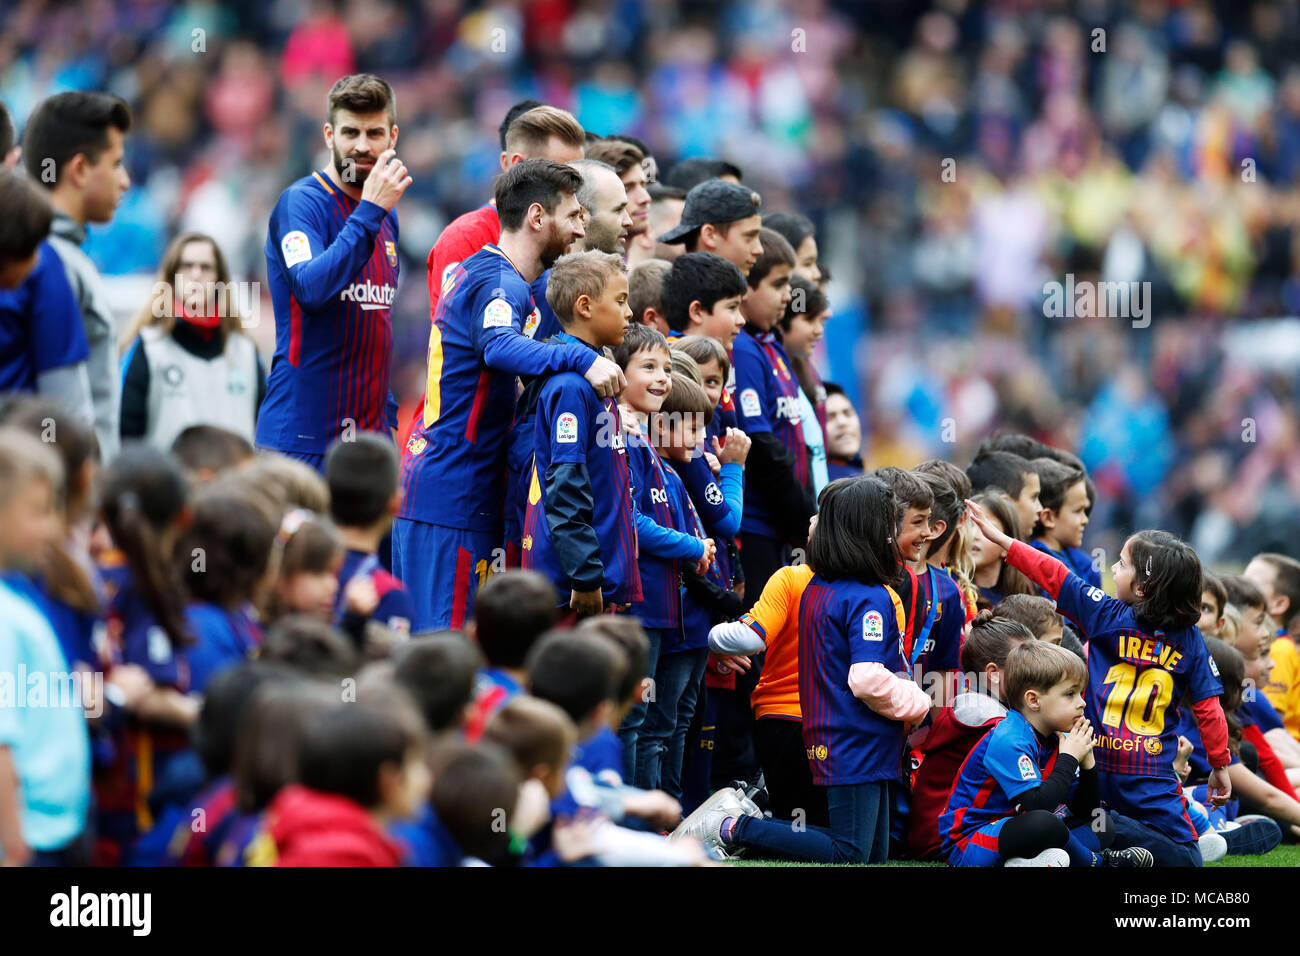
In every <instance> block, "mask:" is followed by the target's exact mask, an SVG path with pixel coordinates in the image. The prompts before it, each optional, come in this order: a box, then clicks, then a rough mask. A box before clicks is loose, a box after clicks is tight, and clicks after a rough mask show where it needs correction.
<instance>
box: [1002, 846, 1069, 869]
mask: <svg viewBox="0 0 1300 956" xmlns="http://www.w3.org/2000/svg"><path fill="white" fill-rule="evenodd" d="M1003 865H1004V866H1069V865H1070V854H1068V853H1066V852H1065V851H1064V850H1062V849H1061V848H1060V847H1049V848H1048V849H1046V850H1044V851H1043V852H1042V853H1040V854H1038V856H1031V857H1024V856H1013V857H1011V859H1009V860H1007V862H1006V863H1005V864H1003Z"/></svg>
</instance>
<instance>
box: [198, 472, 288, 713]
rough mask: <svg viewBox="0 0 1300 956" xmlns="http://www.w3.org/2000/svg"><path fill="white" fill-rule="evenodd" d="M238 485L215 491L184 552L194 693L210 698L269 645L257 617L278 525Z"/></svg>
mask: <svg viewBox="0 0 1300 956" xmlns="http://www.w3.org/2000/svg"><path fill="white" fill-rule="evenodd" d="M239 492H240V486H239V484H238V483H230V484H218V485H209V486H208V487H207V488H206V489H204V490H203V491H202V492H200V493H199V494H198V496H197V497H196V499H195V502H194V517H193V520H192V522H191V523H190V526H189V527H188V528H187V529H186V531H185V533H184V534H183V535H182V536H181V541H180V545H179V547H178V548H177V557H178V563H180V565H181V567H182V569H183V572H182V573H183V575H184V578H185V584H186V587H187V590H188V596H189V598H190V601H189V604H188V605H187V606H186V608H185V618H186V621H187V622H188V624H189V626H190V630H191V632H192V633H193V634H194V636H195V644H194V646H193V647H192V648H190V650H189V652H188V658H189V665H190V689H191V690H192V691H193V692H195V693H199V694H201V693H204V692H205V691H206V690H207V686H208V683H209V682H210V681H211V680H212V678H213V677H215V676H216V675H217V674H218V673H220V672H221V671H222V670H225V669H226V668H228V667H233V666H235V665H236V664H239V663H241V662H242V661H245V660H247V659H248V658H250V657H252V656H253V655H254V654H255V653H256V651H257V649H258V647H260V646H261V643H262V628H261V624H260V623H259V622H258V619H257V612H256V611H255V610H254V607H255V605H256V604H257V602H258V599H259V597H260V596H261V595H262V593H263V592H264V591H265V589H266V588H267V586H268V584H269V582H268V581H267V580H266V579H267V567H268V564H269V563H270V558H271V548H272V545H273V544H274V543H275V525H274V524H272V522H271V518H270V517H269V516H268V515H267V514H266V512H265V511H264V510H263V509H262V508H260V507H258V506H257V505H256V504H254V503H253V502H251V501H250V500H248V498H246V497H245V496H243V495H242V494H240V493H239Z"/></svg>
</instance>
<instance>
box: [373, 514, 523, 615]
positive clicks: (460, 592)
mask: <svg viewBox="0 0 1300 956" xmlns="http://www.w3.org/2000/svg"><path fill="white" fill-rule="evenodd" d="M500 546H501V540H500V536H499V535H497V534H493V533H491V532H488V531H462V530H461V529H459V528H446V527H443V526H442V525H437V524H427V523H426V522H423V521H413V520H412V519H410V518H397V519H396V520H394V521H393V574H394V575H396V576H397V578H398V579H399V580H400V581H401V582H402V583H403V584H405V585H406V590H407V592H408V593H409V594H410V595H411V605H412V607H413V609H414V613H415V617H414V619H413V620H412V621H411V633H412V634H416V633H419V632H421V631H437V630H445V629H448V628H450V629H452V630H460V629H461V628H463V627H464V626H465V622H466V621H467V620H469V619H470V618H472V617H473V616H474V595H475V594H477V593H478V589H479V587H480V586H481V585H482V584H483V582H484V581H486V580H487V576H488V575H489V574H491V573H492V565H493V561H494V559H495V558H496V554H494V552H495V551H496V550H497V549H498V548H499V547H500Z"/></svg>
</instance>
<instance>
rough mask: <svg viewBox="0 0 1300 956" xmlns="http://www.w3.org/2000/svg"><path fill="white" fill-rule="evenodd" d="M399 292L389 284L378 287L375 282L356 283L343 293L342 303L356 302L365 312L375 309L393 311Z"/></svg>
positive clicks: (340, 299) (340, 297)
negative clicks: (394, 301)
mask: <svg viewBox="0 0 1300 956" xmlns="http://www.w3.org/2000/svg"><path fill="white" fill-rule="evenodd" d="M396 297H397V290H396V289H395V288H393V287H392V286H391V285H389V284H388V283H384V284H383V285H376V284H375V283H373V282H354V283H352V284H351V285H350V286H348V287H347V288H346V289H344V290H343V291H342V292H341V293H339V301H340V302H355V303H356V304H357V305H359V306H361V309H362V311H364V312H373V311H374V310H375V309H391V308H392V307H393V300H394V299H395V298H396Z"/></svg>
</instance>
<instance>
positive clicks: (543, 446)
mask: <svg viewBox="0 0 1300 956" xmlns="http://www.w3.org/2000/svg"><path fill="white" fill-rule="evenodd" d="M574 175H577V174H576V173H575V174H574ZM497 205H498V207H501V206H502V204H501V203H498V204H497ZM546 296H547V299H548V301H549V302H550V304H551V308H552V309H554V310H555V314H556V316H557V317H558V318H559V320H560V323H561V324H562V325H563V327H564V331H562V332H559V333H557V334H556V335H555V337H554V338H553V340H552V347H557V348H563V349H573V350H579V351H580V352H585V353H586V354H589V355H592V356H596V355H598V354H599V350H601V349H604V348H611V347H614V346H617V345H618V344H619V343H620V342H622V341H623V336H624V334H625V333H626V332H627V330H628V326H629V320H630V319H631V317H632V310H631V309H629V308H628V306H627V265H626V264H625V263H624V262H623V260H622V259H621V258H619V257H618V256H616V255H612V254H610V253H605V252H579V253H573V254H572V255H568V256H565V257H564V258H563V259H560V260H559V261H558V262H556V263H555V266H554V267H553V268H552V270H551V278H550V282H549V284H548V285H547V289H546ZM596 361H607V360H605V359H600V358H597V359H596ZM611 364H612V363H611ZM614 369H615V371H616V372H618V376H619V378H620V379H622V377H623V376H622V372H621V370H619V369H618V366H617V365H614ZM534 448H535V451H534V456H533V468H532V477H531V479H530V483H529V489H528V511H527V516H526V519H525V526H524V538H523V566H524V568H525V569H535V570H538V571H540V572H542V573H543V574H545V575H546V576H547V577H548V578H549V579H550V581H551V583H552V584H553V585H554V586H555V590H556V593H557V595H558V597H559V602H558V603H559V604H560V606H562V607H567V608H568V609H569V611H570V614H569V616H570V617H578V618H581V617H588V616H590V615H592V614H600V613H601V612H602V611H604V610H605V608H606V607H607V606H609V605H631V604H634V603H636V602H638V601H640V600H641V599H642V592H641V577H640V575H639V574H638V572H637V564H636V555H637V540H636V506H635V504H634V502H633V500H632V481H631V473H630V470H629V467H628V461H627V447H626V440H625V438H624V427H623V421H622V417H621V416H620V415H619V411H618V405H617V404H616V402H615V400H614V398H613V397H612V396H611V397H609V398H605V399H601V398H598V397H597V395H596V393H595V392H594V391H593V390H592V388H591V386H590V384H589V383H588V382H587V381H584V379H583V378H582V377H581V376H580V375H579V374H577V373H576V372H560V373H558V374H552V375H551V376H550V377H548V378H547V379H546V381H545V382H544V383H543V385H542V386H541V391H540V393H539V394H538V398H537V417H536V419H535V431H534Z"/></svg>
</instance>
